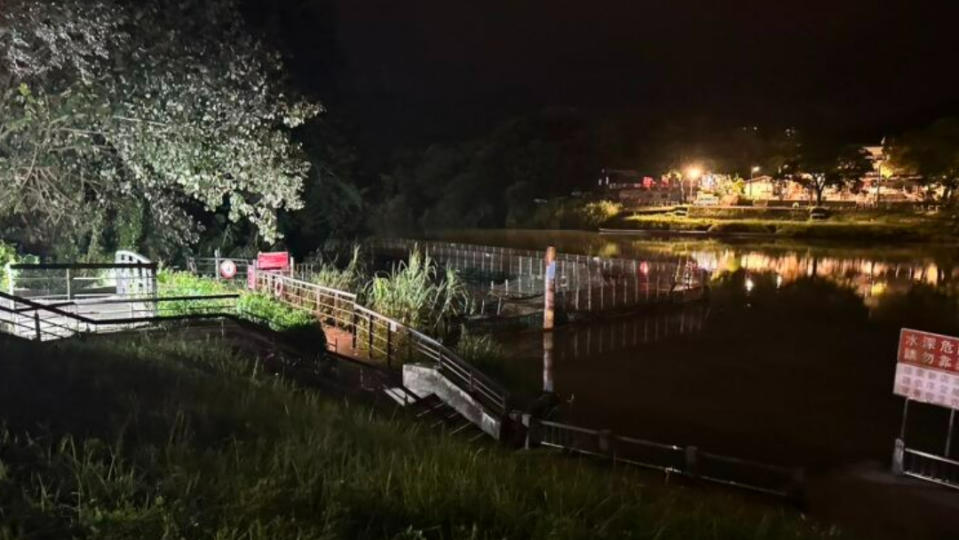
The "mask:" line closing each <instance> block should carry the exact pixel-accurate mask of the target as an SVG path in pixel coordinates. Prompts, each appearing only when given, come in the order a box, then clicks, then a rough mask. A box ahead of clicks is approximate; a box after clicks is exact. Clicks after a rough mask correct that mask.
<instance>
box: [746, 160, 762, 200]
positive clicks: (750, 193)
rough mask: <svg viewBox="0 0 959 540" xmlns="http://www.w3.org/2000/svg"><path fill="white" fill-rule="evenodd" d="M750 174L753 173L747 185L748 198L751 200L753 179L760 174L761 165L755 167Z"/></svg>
mask: <svg viewBox="0 0 959 540" xmlns="http://www.w3.org/2000/svg"><path fill="white" fill-rule="evenodd" d="M749 172H750V173H752V174H750V175H749V182H747V183H746V188H747V191H746V196H747V197H749V198H750V199H752V198H753V179H754V178H756V173H758V172H759V165H753V167H752V168H751V169H749Z"/></svg>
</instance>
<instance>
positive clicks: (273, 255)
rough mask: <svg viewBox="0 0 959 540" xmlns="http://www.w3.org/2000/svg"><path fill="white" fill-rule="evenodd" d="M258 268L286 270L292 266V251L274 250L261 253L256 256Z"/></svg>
mask: <svg viewBox="0 0 959 540" xmlns="http://www.w3.org/2000/svg"><path fill="white" fill-rule="evenodd" d="M256 267H257V269H258V270H286V269H287V268H289V267H290V253H289V252H288V251H274V252H270V253H260V254H259V255H257V256H256Z"/></svg>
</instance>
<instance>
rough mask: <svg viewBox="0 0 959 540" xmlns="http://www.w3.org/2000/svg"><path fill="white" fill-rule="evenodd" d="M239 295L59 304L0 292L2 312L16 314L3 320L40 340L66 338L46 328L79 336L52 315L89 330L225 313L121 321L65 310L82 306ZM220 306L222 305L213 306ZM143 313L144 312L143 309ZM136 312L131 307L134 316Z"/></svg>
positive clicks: (221, 297) (206, 297) (76, 330)
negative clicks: (103, 326) (42, 315)
mask: <svg viewBox="0 0 959 540" xmlns="http://www.w3.org/2000/svg"><path fill="white" fill-rule="evenodd" d="M239 296H240V295H239V294H216V295H193V296H166V297H142V298H114V299H105V300H101V301H97V302H76V301H70V302H58V303H56V304H44V303H40V302H35V301H33V300H30V299H28V298H24V297H21V296H16V295H11V294H8V293H4V292H2V291H0V299H2V300H6V302H0V313H8V314H11V315H14V316H15V317H14V318H12V319H9V318H7V319H4V320H3V321H0V322H4V323H6V324H10V325H13V326H15V327H20V328H24V329H27V330H28V331H29V332H30V333H35V334H37V338H38V339H41V338H42V336H50V335H53V336H55V337H63V336H59V335H56V334H52V333H51V332H49V331H44V329H43V326H46V327H48V328H50V327H52V328H60V329H63V330H67V331H69V332H70V333H71V334H73V333H79V332H80V330H79V326H80V325H79V324H78V325H77V327H76V328H72V327H70V326H67V325H65V324H61V323H58V322H55V321H53V320H51V319H50V317H49V315H53V316H58V317H61V318H63V319H66V320H67V321H75V322H76V323H82V324H83V325H86V327H87V329H89V328H90V327H91V326H92V327H97V326H101V325H117V324H135V323H142V322H158V321H165V320H179V319H189V318H210V317H217V316H221V315H224V314H225V313H217V312H213V313H210V312H203V313H188V314H177V315H156V314H155V312H154V311H150V313H151V314H150V315H148V316H142V315H141V316H132V317H120V318H93V317H88V316H86V315H84V314H81V313H78V312H76V311H74V312H71V311H68V310H66V309H62V308H67V307H71V306H72V307H75V308H76V307H83V306H92V305H100V304H114V305H116V304H153V305H156V304H159V303H163V302H178V301H180V302H182V301H205V300H229V299H232V300H235V299H237V298H239ZM4 303H7V304H9V307H8V306H5V305H3V304H4ZM18 304H22V305H25V306H27V307H26V308H18V307H16V306H17V305H18ZM213 307H217V308H219V307H221V306H213ZM31 311H32V312H34V317H33V319H32V320H30V318H29V315H25V314H26V313H28V312H31ZM141 311H142V310H141ZM132 312H133V309H132V306H131V313H132ZM40 313H46V314H48V316H46V317H43V318H41V317H40ZM18 317H27V318H28V320H30V323H26V324H25V323H22V322H20V320H19V318H18Z"/></svg>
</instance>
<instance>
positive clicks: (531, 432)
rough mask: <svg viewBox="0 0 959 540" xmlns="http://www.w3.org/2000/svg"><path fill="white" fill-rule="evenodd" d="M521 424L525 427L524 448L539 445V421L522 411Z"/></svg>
mask: <svg viewBox="0 0 959 540" xmlns="http://www.w3.org/2000/svg"><path fill="white" fill-rule="evenodd" d="M523 425H524V426H525V427H526V441H525V442H524V444H523V447H524V448H525V449H526V450H529V449H531V448H535V447H537V446H539V443H540V441H541V433H540V432H541V427H542V426H540V423H539V421H538V420H537V419H536V418H534V417H533V416H532V415H531V414H529V413H523Z"/></svg>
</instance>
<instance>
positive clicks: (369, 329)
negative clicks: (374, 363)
mask: <svg viewBox="0 0 959 540" xmlns="http://www.w3.org/2000/svg"><path fill="white" fill-rule="evenodd" d="M366 324H367V326H366V328H367V331H366V334H367V336H366V339H367V342H368V344H369V347H370V360H372V359H373V314H372V313H370V316H369V318H368V319H367V323H366Z"/></svg>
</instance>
